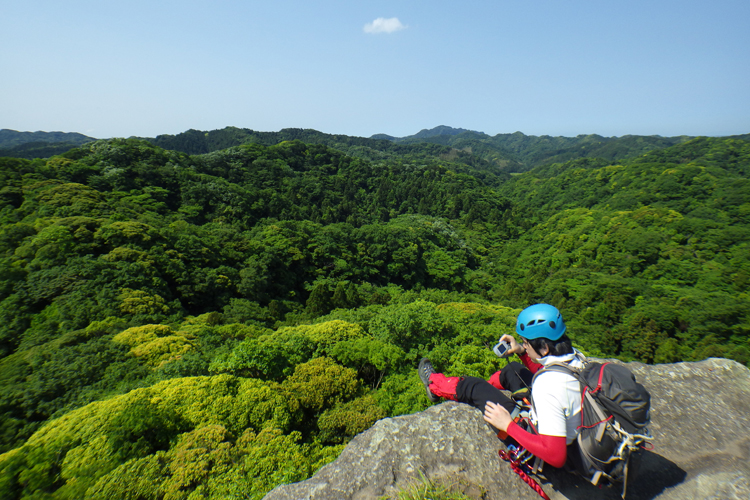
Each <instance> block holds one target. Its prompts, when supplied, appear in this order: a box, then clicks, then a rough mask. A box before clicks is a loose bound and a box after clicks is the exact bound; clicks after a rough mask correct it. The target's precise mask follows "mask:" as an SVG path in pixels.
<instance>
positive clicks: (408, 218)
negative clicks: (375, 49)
mask: <svg viewBox="0 0 750 500" xmlns="http://www.w3.org/2000/svg"><path fill="white" fill-rule="evenodd" d="M240 132H241V131H240ZM303 132H305V131H299V134H298V135H300V136H304V135H305V134H304V133H303ZM237 133H239V132H237ZM288 133H289V134H291V136H290V137H289V138H288V139H290V140H286V141H284V142H280V143H278V144H276V143H273V144H270V145H265V144H262V141H260V140H258V141H255V143H251V144H245V145H242V146H233V147H229V148H227V149H220V150H214V149H211V150H210V152H207V153H205V154H199V155H193V156H191V155H188V154H186V153H182V152H177V151H172V150H166V149H162V148H160V147H158V146H155V145H153V144H151V143H149V142H145V141H141V140H136V139H127V140H123V139H113V140H108V141H98V142H93V143H89V144H85V145H82V146H80V147H78V148H76V149H73V150H71V151H69V152H67V153H65V154H63V155H60V156H54V157H52V158H49V159H46V160H40V159H37V160H24V159H16V158H0V224H1V226H0V453H2V454H0V495H1V496H2V497H3V498H32V497H33V498H37V497H45V498H99V497H105V496H106V497H108V498H110V497H118V498H120V497H121V498H126V497H131V496H132V497H138V498H154V499H163V498H183V497H184V498H187V497H190V498H235V497H237V498H239V497H249V498H260V497H262V496H263V495H264V494H265V493H266V492H267V491H268V490H269V489H270V488H272V487H273V486H274V485H276V484H279V483H281V482H288V481H296V480H300V479H303V478H305V477H308V476H309V475H310V474H312V473H313V472H314V471H315V470H316V469H317V468H318V467H320V466H321V465H323V464H325V463H327V462H328V461H330V460H331V459H333V458H335V456H337V454H338V453H339V452H340V450H341V448H342V446H343V445H344V444H346V442H347V441H348V440H349V439H351V437H353V436H354V435H356V434H357V433H358V432H361V431H362V430H364V429H366V428H367V427H369V426H370V425H372V423H373V422H375V421H376V420H377V419H379V418H382V417H384V416H392V415H399V414H403V413H409V412H414V411H420V410H422V409H424V408H425V407H426V406H427V405H428V404H429V402H428V400H427V398H426V397H425V395H424V390H423V388H422V386H421V384H420V383H419V380H418V377H417V375H416V370H415V367H416V364H417V362H418V360H419V358H420V357H422V356H423V355H426V354H429V356H430V358H431V359H432V360H433V362H434V363H435V365H436V366H437V367H438V368H439V369H441V370H445V371H447V372H449V373H453V374H456V375H473V376H481V377H489V376H490V375H491V374H492V373H493V371H495V370H496V369H498V368H499V367H501V366H502V364H503V363H504V361H503V360H499V359H497V358H496V357H495V356H494V354H493V353H492V352H491V350H490V349H488V348H487V347H488V346H490V345H491V343H493V342H494V341H496V340H497V339H498V338H499V337H500V336H501V335H502V334H505V333H511V332H513V325H514V321H515V316H516V315H517V313H518V311H519V309H520V308H522V307H525V306H526V305H528V304H530V303H533V302H539V301H544V302H548V303H551V304H554V305H556V306H557V307H559V308H560V309H561V310H562V312H563V314H564V316H565V318H566V322H567V323H568V328H569V329H568V331H569V333H570V335H571V337H572V338H573V341H574V343H575V344H576V346H577V347H579V348H580V349H582V350H584V351H585V352H587V353H590V354H593V355H603V356H613V357H619V358H621V359H624V360H639V361H643V362H647V363H661V362H674V361H681V360H700V359H704V358H706V357H711V356H722V357H727V358H731V359H735V360H737V361H739V362H740V363H743V364H747V363H749V362H750V340H749V339H750V296H749V295H748V293H747V289H748V283H750V257H749V256H750V252H749V251H748V250H749V248H748V247H749V245H750V185H748V173H749V172H750V143H748V142H746V141H744V140H740V139H707V138H698V139H694V140H691V141H685V142H682V143H681V144H678V145H676V146H672V147H668V148H665V149H653V150H652V151H650V152H647V153H645V154H641V155H640V156H637V157H635V158H631V159H627V160H623V161H610V159H609V158H608V157H607V158H604V159H596V158H590V157H588V156H587V154H581V155H579V156H583V157H582V158H576V159H573V160H572V161H568V162H565V163H550V164H546V165H543V166H540V167H537V168H535V169H533V170H531V171H529V172H527V173H524V174H520V175H515V176H513V177H510V176H507V175H505V174H503V173H499V172H498V170H497V168H495V167H493V166H492V165H491V164H490V163H488V162H487V161H484V160H479V159H477V158H475V157H473V156H472V155H471V154H469V153H466V154H454V153H451V150H450V148H446V147H445V146H441V145H434V144H433V145H431V146H430V147H424V146H419V147H412V146H409V145H398V144H392V143H388V144H391V146H388V147H389V148H391V149H388V148H385V146H384V148H385V149H388V155H380V156H377V155H372V158H371V159H367V158H366V156H364V155H360V156H359V157H354V156H351V155H348V154H345V153H344V152H342V151H341V150H339V149H333V148H331V147H329V146H324V145H320V144H307V143H304V142H300V141H298V140H294V139H295V137H293V136H294V134H292V132H291V131H289V132H288ZM193 135H195V134H193ZM461 135H462V134H456V135H454V136H451V137H454V138H456V139H457V138H460V137H461ZM204 138H205V136H204ZM209 138H210V137H209ZM215 139H216V140H218V138H215ZM165 140H166V139H165ZM196 140H198V139H197V136H196ZM341 140H342V141H343V139H341ZM519 140H520V139H519ZM251 142H252V141H251ZM381 142H387V141H381ZM368 144H369V143H367V144H365V143H362V144H355V143H354V142H351V141H349V143H347V144H345V145H346V147H347V148H351V147H363V148H364V147H370V146H371V144H369V145H368ZM650 144H651V143H650ZM217 145H221V144H220V143H218V142H217V143H216V144H215V145H214V146H217ZM651 146H653V144H651ZM217 147H218V146H217ZM519 147H520V146H519ZM649 147H650V146H649ZM398 148H402V149H398ZM342 149H343V148H342ZM613 154H614V153H613Z"/></svg>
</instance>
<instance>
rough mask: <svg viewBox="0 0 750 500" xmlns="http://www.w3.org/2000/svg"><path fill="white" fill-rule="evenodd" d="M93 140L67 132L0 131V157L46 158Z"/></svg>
mask: <svg viewBox="0 0 750 500" xmlns="http://www.w3.org/2000/svg"><path fill="white" fill-rule="evenodd" d="M95 140H96V139H94V138H93V137H87V136H85V135H83V134H77V133H69V132H18V131H16V130H8V129H2V130H0V157H14V158H28V159H32V158H48V157H50V156H53V155H56V154H62V153H64V152H66V151H68V150H70V149H72V148H74V147H76V146H80V145H81V144H85V143H87V142H91V141H95Z"/></svg>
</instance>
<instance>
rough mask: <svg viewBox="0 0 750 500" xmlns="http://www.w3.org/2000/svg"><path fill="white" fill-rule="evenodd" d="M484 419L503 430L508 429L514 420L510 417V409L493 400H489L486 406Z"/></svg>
mask: <svg viewBox="0 0 750 500" xmlns="http://www.w3.org/2000/svg"><path fill="white" fill-rule="evenodd" d="M484 420H485V422H487V423H489V424H492V426H493V427H495V429H497V430H499V431H503V432H505V431H507V430H508V426H509V425H510V423H511V422H512V421H513V419H512V418H510V413H508V410H506V409H505V407H504V406H502V405H499V404H497V403H493V402H492V401H487V404H486V405H485V406H484Z"/></svg>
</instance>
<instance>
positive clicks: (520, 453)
mask: <svg viewBox="0 0 750 500" xmlns="http://www.w3.org/2000/svg"><path fill="white" fill-rule="evenodd" d="M497 454H498V455H500V458H502V459H503V460H505V461H506V462H508V463H509V464H510V468H511V469H513V472H515V473H516V474H518V475H519V476H520V478H521V479H523V481H524V482H525V483H526V484H528V485H529V486H530V487H531V489H533V490H534V491H536V492H537V493H539V496H540V497H542V498H544V500H550V498H549V497H548V496H547V494H546V493H545V492H544V489H542V486H541V485H540V484H539V483H538V482H536V481H535V480H534V479H532V478H531V476H529V473H531V472H532V466H530V465H529V462H531V461H532V460H535V459H536V457H535V456H534V455H532V454H531V453H529V451H528V450H526V449H524V448H519V447H517V446H514V445H508V449H507V450H500V451H498V452H497Z"/></svg>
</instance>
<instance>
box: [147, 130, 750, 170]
mask: <svg viewBox="0 0 750 500" xmlns="http://www.w3.org/2000/svg"><path fill="white" fill-rule="evenodd" d="M691 138H692V137H688V136H678V137H660V136H637V135H626V136H623V137H603V136H600V135H596V134H591V135H579V136H577V137H552V136H548V135H543V136H533V135H532V136H530V135H525V134H523V133H521V132H514V133H512V134H497V135H495V136H490V135H487V134H485V133H483V132H477V131H473V130H466V129H461V128H452V127H448V126H445V125H440V126H438V127H435V128H432V129H423V130H421V131H419V132H418V133H417V134H414V135H411V136H407V137H393V136H389V135H387V134H376V135H373V136H371V137H369V138H367V137H352V136H347V135H332V134H326V133H323V132H319V131H317V130H312V129H294V128H289V129H282V130H280V131H279V132H258V131H255V130H251V129H241V128H237V127H226V128H224V129H221V130H212V131H208V132H203V131H199V130H188V131H187V132H183V133H181V134H177V135H160V136H157V137H155V138H142V139H144V140H147V141H149V142H151V143H152V144H154V145H156V146H159V147H161V148H164V149H171V150H176V151H182V152H184V153H187V154H205V153H210V152H212V151H217V150H220V149H225V148H228V147H232V146H239V145H241V144H248V143H257V144H262V145H265V146H271V145H275V144H278V143H280V142H283V141H288V140H300V141H302V142H306V143H312V144H323V145H326V146H328V147H332V148H335V149H338V150H340V151H343V152H345V153H346V154H348V155H351V156H355V157H359V158H364V159H368V160H378V159H386V158H388V157H390V156H391V155H393V154H404V153H407V152H409V153H414V152H417V151H426V150H425V149H424V148H425V147H426V146H427V145H434V146H441V147H443V148H445V149H443V150H440V151H439V154H442V155H444V156H451V155H452V156H455V155H463V156H464V157H466V156H467V155H468V156H472V157H475V158H476V159H477V160H479V161H484V162H487V163H489V164H490V165H492V166H494V167H495V168H498V169H499V170H502V171H505V172H525V171H527V170H531V169H532V168H534V167H537V166H540V165H546V164H551V163H564V162H567V161H570V160H575V159H578V158H602V159H605V160H607V161H617V160H620V159H626V158H633V157H637V156H640V155H643V154H646V153H648V152H649V151H653V150H656V149H662V148H666V147H670V146H674V145H676V144H681V143H683V142H686V141H688V140H690V139H691ZM738 138H742V137H741V136H740V137H738ZM436 151H437V150H432V151H431V154H433V155H435V153H436Z"/></svg>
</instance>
